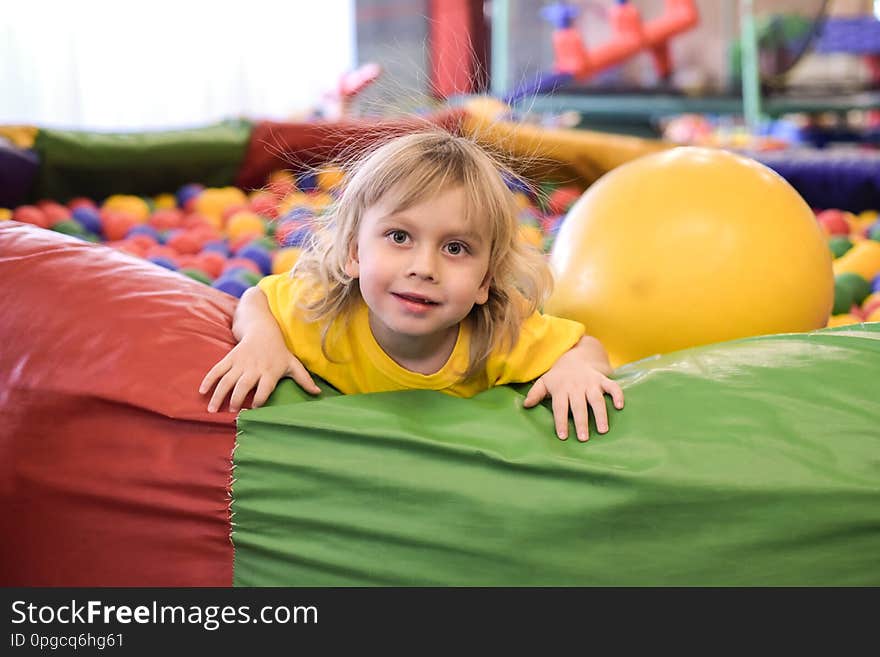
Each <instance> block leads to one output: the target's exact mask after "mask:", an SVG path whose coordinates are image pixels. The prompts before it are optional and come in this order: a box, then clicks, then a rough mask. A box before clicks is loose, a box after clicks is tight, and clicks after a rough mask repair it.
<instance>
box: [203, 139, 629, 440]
mask: <svg viewBox="0 0 880 657" xmlns="http://www.w3.org/2000/svg"><path fill="white" fill-rule="evenodd" d="M347 181H348V182H347V184H345V186H344V189H343V192H342V194H341V196H340V198H339V200H338V202H337V204H336V206H335V207H334V209H333V210H331V211H330V212H328V213H327V214H326V215H324V216H323V217H321V218H320V219H319V224H318V225H317V226H316V229H315V231H314V235H313V240H312V243H311V244H310V245H309V246H308V247H307V248H306V249H305V250H304V251H303V253H302V255H301V256H300V258H299V260H298V262H297V264H296V265H295V267H294V269H293V271H292V272H291V273H290V274H279V275H274V276H267V277H265V278H263V279H262V280H261V281H260V282H259V284H258V285H257V286H256V287H254V288H251V289H250V290H248V291H247V292H246V293H245V294H244V295H243V296H242V298H241V301H240V303H239V305H238V308H237V310H236V312H235V317H234V319H233V327H232V328H233V333H234V335H235V337H236V339H237V340H238V344H237V345H236V346H235V347H234V348H233V349H232V350H231V351H230V352H229V354H227V355H226V357H224V358H223V359H222V360H221V361H220V362H218V363H217V364H216V365H214V367H213V368H212V369H211V370H210V371H209V372H208V373H207V375H206V376H205V378H204V380H203V381H202V383H201V385H200V387H199V392H200V393H202V394H206V393H208V392H209V391H210V389H211V388H212V387H213V386H214V385H215V384H216V388H215V389H214V393H213V395H212V397H211V400H210V402H209V404H208V410H209V411H211V412H215V411H217V410H218V409H219V408H220V405H221V403H222V402H223V400H224V399H225V398H226V396H227V395H228V394H230V393H231V397H230V402H229V410H230V411H232V412H236V411H237V410H238V409H239V408H240V407H241V405H242V403H243V402H244V399H245V397H246V396H247V394H248V393H249V392H250V391H251V390H253V389H254V388H255V387H256V392H255V394H254V399H253V406H254V407H257V406H260V405H262V404H263V403H264V402H265V401H266V399H267V398H268V397H269V395H270V393H271V392H272V390H273V389H274V388H275V386H276V384H277V383H278V381H279V379H281V378H282V377H284V376H289V377H291V378H293V380H294V381H296V382H297V383H298V384H299V385H300V386H302V388H303V389H304V390H306V391H307V392H309V393H311V394H319V393H320V390H319V388H318V387H317V386H316V385H315V382H314V381H313V380H312V378H311V376H310V375H309V372H312V373H314V374H317V375H318V376H321V377H322V378H324V379H325V380H326V381H328V382H329V383H330V384H332V385H333V386H335V387H336V388H338V389H339V390H340V391H341V392H343V393H346V394H349V393H363V392H380V391H387V390H402V389H408V388H421V389H429V390H439V391H441V392H444V393H447V394H450V395H455V396H459V397H471V396H472V395H474V394H476V393H478V392H480V391H482V390H486V389H487V388H490V387H492V386H498V385H503V384H506V383H516V382H527V381H532V380H535V379H537V380H536V381H535V383H534V385H533V386H532V387H531V389H530V390H529V392H528V395H527V396H526V398H525V403H524V406H525V407H527V408H529V407H532V406H535V405H537V404H538V403H539V402H540V401H541V400H542V399H544V398H545V397H546V396H547V395H551V396H552V406H553V416H554V420H555V425H556V433H557V435H558V436H559V438H560V439H563V440H564V439H566V438H567V437H568V426H569V411H570V412H571V415H572V416H573V419H574V426H575V428H576V432H577V437H578V439H579V440H581V441H585V440H588V438H589V434H588V430H587V417H588V413H589V409H590V408H592V412H593V414H594V417H595V421H596V427H597V429H598V430H599V432H600V433H605V432H606V431H607V430H608V416H607V412H606V408H605V398H604V395H605V393H608V394H609V395H611V398H612V400H613V402H614V406H615V408H617V409H621V408H623V391H622V390H621V388H620V386H619V385H618V384H617V383H615V382H614V381H612V380H611V379H609V378H608V375H609V374H610V373H611V367H610V365H609V362H608V357H607V355H606V353H605V350H604V349H603V348H602V346H601V344H600V343H599V342H598V341H597V340H596V339H595V338H592V337H589V336H586V335H584V326H583V325H582V324H580V323H578V322H574V321H570V320H566V319H561V318H557V317H551V316H548V315H542V314H541V313H540V312H538V308H539V307H540V306H541V305H542V303H543V302H544V300H545V299H546V297H547V296H548V295H549V293H550V289H551V286H552V278H551V276H550V272H549V269H548V267H547V264H546V261H545V258H544V256H543V254H541V253H540V252H539V251H537V250H536V249H534V248H533V247H531V246H528V245H527V244H525V243H524V242H523V241H522V240H520V239H519V237H518V220H517V208H516V203H515V200H514V197H513V195H512V194H511V192H510V191H509V190H508V189H507V186H506V185H505V183H504V180H503V178H502V176H501V173H500V170H499V166H498V165H497V164H496V162H494V161H493V159H492V158H491V157H490V156H489V155H488V154H487V153H486V152H485V151H484V150H483V149H481V148H480V147H479V146H478V145H476V144H475V143H473V142H472V141H470V140H468V139H467V138H463V137H457V136H454V135H451V134H449V133H447V132H443V131H439V130H430V131H427V132H420V133H417V134H411V135H406V136H403V137H398V138H395V139H393V140H391V141H390V142H388V143H386V144H384V145H382V146H381V147H379V148H378V149H376V150H375V151H374V152H373V153H372V154H370V155H368V156H367V157H365V158H362V159H361V160H360V161H359V163H357V164H356V165H355V167H354V169H353V170H352V171H351V172H350V174H349V177H348V178H347Z"/></svg>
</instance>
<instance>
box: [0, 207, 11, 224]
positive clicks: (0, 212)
mask: <svg viewBox="0 0 880 657" xmlns="http://www.w3.org/2000/svg"><path fill="white" fill-rule="evenodd" d="M10 219H12V210H10V209H9V208H0V221H9V220H10Z"/></svg>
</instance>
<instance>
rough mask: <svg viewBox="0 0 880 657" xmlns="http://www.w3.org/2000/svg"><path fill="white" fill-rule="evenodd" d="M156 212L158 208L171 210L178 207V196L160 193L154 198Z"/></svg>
mask: <svg viewBox="0 0 880 657" xmlns="http://www.w3.org/2000/svg"><path fill="white" fill-rule="evenodd" d="M153 207H154V212H155V211H156V210H171V209H172V208H176V207H177V198H176V197H175V196H174V194H159V195H158V196H157V197H156V198H154V199H153Z"/></svg>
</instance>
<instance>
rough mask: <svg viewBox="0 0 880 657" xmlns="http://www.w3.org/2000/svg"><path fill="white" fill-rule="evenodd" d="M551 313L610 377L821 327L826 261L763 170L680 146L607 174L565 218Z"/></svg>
mask: <svg viewBox="0 0 880 657" xmlns="http://www.w3.org/2000/svg"><path fill="white" fill-rule="evenodd" d="M550 263H551V266H552V268H553V270H554V273H555V275H556V286H555V289H554V293H553V295H552V297H551V298H550V299H549V301H548V302H547V304H546V306H545V311H546V312H548V313H550V314H555V315H560V316H562V317H568V318H571V319H575V320H577V321H580V322H582V323H583V324H584V325H585V326H586V328H587V332H588V333H589V334H591V335H594V336H596V337H597V338H599V339H600V340H601V341H602V343H603V344H604V346H605V347H606V349H607V350H608V352H609V355H610V357H611V361H612V364H613V365H615V366H617V365H620V364H623V363H627V362H632V361H635V360H638V359H640V358H644V357H647V356H651V355H653V354H660V353H668V352H670V351H675V350H678V349H685V348H688V347H692V346H696V345H701V344H709V343H713V342H720V341H723V340H730V339H735V338H741V337H746V336H751V335H763V334H773V333H784V332H800V331H808V330H813V329H818V328H821V327H823V326H825V324H826V322H827V321H828V316H829V314H830V311H831V307H832V302H833V297H834V279H833V275H832V269H831V252H830V250H829V248H828V244H827V242H826V240H825V238H824V236H823V234H822V231H821V230H820V228H819V225H818V223H817V222H816V219H815V216H814V214H813V212H812V211H811V210H810V208H809V206H808V205H807V204H806V203H805V202H804V200H803V199H802V198H801V197H800V195H799V194H798V193H797V192H796V191H795V190H794V189H793V188H792V187H791V186H790V185H789V184H788V183H787V182H786V181H785V180H784V179H783V178H782V177H780V176H779V175H778V174H776V173H775V172H774V171H772V170H771V169H769V168H767V167H765V166H763V165H762V164H759V163H758V162H755V161H754V160H751V159H749V158H746V157H743V156H740V155H736V154H733V153H730V152H727V151H723V150H714V149H709V148H698V147H681V148H675V149H670V150H668V151H664V152H661V153H655V154H652V155H647V156H644V157H641V158H638V159H636V160H633V161H631V162H628V163H626V164H624V165H622V166H619V167H617V168H615V169H613V170H612V171H611V172H609V173H608V174H606V175H605V176H603V177H602V178H601V179H600V180H598V181H597V182H596V183H594V184H593V185H592V186H591V187H590V188H589V189H588V190H587V191H586V192H585V193H584V195H583V196H582V197H581V198H580V199H579V200H578V201H577V202H576V203H575V205H574V206H572V208H571V209H570V211H569V212H568V215H567V216H566V218H565V219H564V221H563V223H562V226H561V227H560V230H559V234H558V236H557V238H556V240H555V242H554V245H553V250H552V251H551V255H550Z"/></svg>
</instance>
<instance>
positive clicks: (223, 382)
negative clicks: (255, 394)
mask: <svg viewBox="0 0 880 657" xmlns="http://www.w3.org/2000/svg"><path fill="white" fill-rule="evenodd" d="M237 380H238V374H237V373H233V372H232V370H230V371H229V372H227V373H226V374H224V375H223V378H221V379H220V381H219V382H218V383H217V386H216V387H215V388H214V394H213V395H211V401H209V402H208V412H209V413H213V412H215V411H216V410H217V409H218V408H220V406H221V405H222V404H223V400H224V399H226V395H227V394H228V393H229V391H230V390H231V389H232V387H233V386H234V385H235V382H236V381H237Z"/></svg>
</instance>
